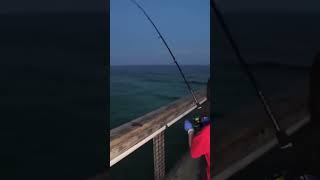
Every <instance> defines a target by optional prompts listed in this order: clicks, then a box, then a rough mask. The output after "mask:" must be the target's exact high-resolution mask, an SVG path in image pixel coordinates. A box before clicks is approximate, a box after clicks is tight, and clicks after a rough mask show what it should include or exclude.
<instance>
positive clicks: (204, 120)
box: [201, 117, 210, 126]
mask: <svg viewBox="0 0 320 180" xmlns="http://www.w3.org/2000/svg"><path fill="white" fill-rule="evenodd" d="M209 123H210V118H209V117H203V118H201V124H203V125H204V126H205V125H207V124H209Z"/></svg>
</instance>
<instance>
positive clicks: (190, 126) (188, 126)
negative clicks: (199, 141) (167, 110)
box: [184, 120, 194, 134]
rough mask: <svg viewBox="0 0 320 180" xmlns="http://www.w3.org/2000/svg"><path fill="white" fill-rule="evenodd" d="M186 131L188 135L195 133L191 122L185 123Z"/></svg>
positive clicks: (186, 121)
mask: <svg viewBox="0 0 320 180" xmlns="http://www.w3.org/2000/svg"><path fill="white" fill-rule="evenodd" d="M184 129H185V130H186V131H187V132H188V134H189V133H190V132H193V131H194V129H193V126H192V124H191V122H190V121H189V120H185V121H184Z"/></svg>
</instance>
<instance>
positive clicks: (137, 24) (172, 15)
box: [110, 0, 210, 65]
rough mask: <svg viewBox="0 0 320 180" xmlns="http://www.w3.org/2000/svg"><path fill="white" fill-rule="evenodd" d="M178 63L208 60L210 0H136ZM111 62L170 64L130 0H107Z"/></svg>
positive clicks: (145, 21) (147, 23)
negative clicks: (108, 0)
mask: <svg viewBox="0 0 320 180" xmlns="http://www.w3.org/2000/svg"><path fill="white" fill-rule="evenodd" d="M137 2H138V3H139V4H140V5H141V6H142V7H143V8H144V9H145V11H147V13H148V14H149V16H150V17H151V19H152V20H153V21H154V23H155V24H156V26H157V27H158V29H159V30H160V32H161V34H162V35H163V37H164V38H165V40H166V41H167V43H168V45H169V47H170V48H171V50H172V51H173V53H174V55H175V57H176V59H177V61H178V63H179V64H181V65H190V64H196V65H208V64H209V63H210V4H209V0H202V1H195V0H183V1H181V0H161V1H159V0H137ZM110 64H111V65H154V64H157V65H170V64H173V61H172V59H171V56H170V54H169V52H168V50H167V49H166V47H165V45H164V44H163V43H162V42H161V39H159V38H158V35H157V33H156V31H155V29H154V28H153V26H152V24H151V23H150V22H149V21H148V20H147V19H146V17H145V16H144V15H143V13H142V12H141V11H140V10H139V9H138V8H137V7H136V6H135V5H134V4H133V3H132V2H131V1H130V0H111V1H110Z"/></svg>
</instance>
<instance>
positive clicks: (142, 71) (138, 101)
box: [110, 65, 210, 128]
mask: <svg viewBox="0 0 320 180" xmlns="http://www.w3.org/2000/svg"><path fill="white" fill-rule="evenodd" d="M181 68H182V70H183V71H184V73H185V76H186V78H187V80H188V82H189V83H190V86H191V87H192V88H193V89H194V90H195V91H196V90H199V89H200V88H204V87H206V83H207V81H208V78H209V75H210V67H209V66H182V67H181ZM110 71H111V72H110V104H111V105H110V127H111V128H114V127H117V126H119V125H121V124H123V123H125V122H128V121H130V120H133V119H134V118H137V117H139V116H141V115H143V114H146V113H148V112H150V111H152V110H155V109H157V108H159V107H161V106H163V105H166V104H168V103H170V102H172V101H174V100H177V99H179V98H181V97H184V96H186V95H189V91H188V89H187V86H186V84H185V83H184V81H183V79H182V77H181V75H180V74H179V71H178V68H177V66H175V65H167V66H111V68H110Z"/></svg>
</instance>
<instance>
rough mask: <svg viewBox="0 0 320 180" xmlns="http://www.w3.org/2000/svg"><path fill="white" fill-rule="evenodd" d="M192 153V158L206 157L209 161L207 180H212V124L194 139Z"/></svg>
mask: <svg viewBox="0 0 320 180" xmlns="http://www.w3.org/2000/svg"><path fill="white" fill-rule="evenodd" d="M190 153H191V157H192V158H199V157H201V156H202V155H204V156H205V158H206V161H207V169H206V172H207V180H210V124H209V125H207V126H205V127H204V128H203V129H202V130H201V131H200V132H199V133H198V134H196V135H195V136H194V137H193V139H192V142H191V148H190Z"/></svg>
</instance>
